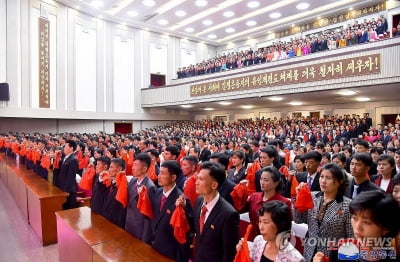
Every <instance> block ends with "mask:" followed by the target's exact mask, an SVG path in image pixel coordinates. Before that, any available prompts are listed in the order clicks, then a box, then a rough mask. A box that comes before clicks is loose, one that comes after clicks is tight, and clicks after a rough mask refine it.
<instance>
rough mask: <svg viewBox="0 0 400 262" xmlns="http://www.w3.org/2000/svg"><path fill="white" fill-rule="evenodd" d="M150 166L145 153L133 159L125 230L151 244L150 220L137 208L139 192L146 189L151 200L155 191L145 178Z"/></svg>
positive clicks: (148, 158)
mask: <svg viewBox="0 0 400 262" xmlns="http://www.w3.org/2000/svg"><path fill="white" fill-rule="evenodd" d="M150 164H151V157H150V156H149V155H148V154H146V153H139V154H137V155H136V157H135V161H134V163H133V166H132V174H133V176H134V178H132V179H131V181H129V184H128V206H127V211H126V221H125V230H126V231H128V232H129V233H131V234H132V235H133V236H134V237H136V238H138V239H140V240H142V241H143V242H146V243H147V244H150V243H151V238H152V231H151V218H150V217H148V216H145V215H144V214H142V213H141V211H140V210H139V209H138V208H137V204H138V198H139V192H140V190H143V187H146V189H147V194H148V196H149V198H150V199H151V198H152V196H153V195H154V192H155V190H156V186H155V185H154V183H153V181H151V179H150V178H149V177H148V176H147V171H148V169H149V166H150Z"/></svg>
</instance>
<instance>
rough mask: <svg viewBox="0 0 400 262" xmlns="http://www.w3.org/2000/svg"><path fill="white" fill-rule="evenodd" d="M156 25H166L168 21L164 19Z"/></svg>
mask: <svg viewBox="0 0 400 262" xmlns="http://www.w3.org/2000/svg"><path fill="white" fill-rule="evenodd" d="M158 24H160V25H168V21H167V20H165V19H161V20H158Z"/></svg>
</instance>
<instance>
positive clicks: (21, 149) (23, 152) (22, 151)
mask: <svg viewBox="0 0 400 262" xmlns="http://www.w3.org/2000/svg"><path fill="white" fill-rule="evenodd" d="M0 148H1V146H0ZM19 155H20V156H26V146H25V145H21V148H20V149H19Z"/></svg>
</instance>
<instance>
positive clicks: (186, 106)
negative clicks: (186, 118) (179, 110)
mask: <svg viewBox="0 0 400 262" xmlns="http://www.w3.org/2000/svg"><path fill="white" fill-rule="evenodd" d="M181 107H183V108H191V107H193V106H192V105H181Z"/></svg>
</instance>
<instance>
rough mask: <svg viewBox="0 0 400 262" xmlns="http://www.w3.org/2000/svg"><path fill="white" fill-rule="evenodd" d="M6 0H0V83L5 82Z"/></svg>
mask: <svg viewBox="0 0 400 262" xmlns="http://www.w3.org/2000/svg"><path fill="white" fill-rule="evenodd" d="M6 22H7V21H6V0H0V36H1V37H0V83H3V82H6V63H7V49H6V43H7V42H6V38H5V37H3V36H5V35H6Z"/></svg>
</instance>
